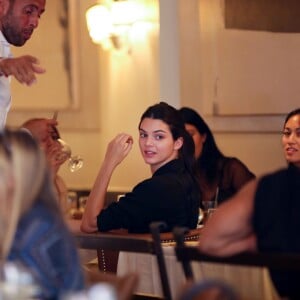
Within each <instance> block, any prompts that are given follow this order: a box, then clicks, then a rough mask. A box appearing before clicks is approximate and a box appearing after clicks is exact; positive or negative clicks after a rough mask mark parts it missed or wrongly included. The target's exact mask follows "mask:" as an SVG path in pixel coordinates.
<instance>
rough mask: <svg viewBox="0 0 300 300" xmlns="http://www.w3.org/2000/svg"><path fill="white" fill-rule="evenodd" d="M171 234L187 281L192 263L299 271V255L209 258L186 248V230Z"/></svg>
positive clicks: (178, 229)
mask: <svg viewBox="0 0 300 300" xmlns="http://www.w3.org/2000/svg"><path fill="white" fill-rule="evenodd" d="M173 233H174V238H175V240H176V247H175V253H176V257H177V260H178V261H179V262H181V264H182V268H183V271H184V274H185V277H186V278H187V279H188V280H194V274H193V270H192V267H191V262H192V261H199V262H213V263H221V264H230V265H240V266H253V267H267V268H270V269H278V270H298V271H299V270H300V255H299V254H283V253H258V252H255V253H254V252H244V253H240V254H236V255H233V256H228V257H219V256H211V255H207V254H204V253H201V252H200V251H199V250H198V248H197V247H192V246H187V245H186V244H185V242H184V237H185V234H186V233H188V229H186V228H175V229H174V231H173Z"/></svg>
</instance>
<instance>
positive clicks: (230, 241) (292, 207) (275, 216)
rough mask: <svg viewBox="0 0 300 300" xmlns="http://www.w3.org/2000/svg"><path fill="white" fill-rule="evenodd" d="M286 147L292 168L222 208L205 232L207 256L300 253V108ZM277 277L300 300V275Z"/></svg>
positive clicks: (287, 129)
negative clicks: (259, 252)
mask: <svg viewBox="0 0 300 300" xmlns="http://www.w3.org/2000/svg"><path fill="white" fill-rule="evenodd" d="M282 145H283V151H284V155H285V158H286V160H287V162H288V167H287V168H285V169H282V170H279V171H276V172H274V173H272V174H268V175H265V176H263V177H262V178H260V179H259V180H255V181H252V182H250V183H248V184H247V185H246V186H245V187H243V188H242V189H241V190H240V191H239V192H238V193H237V194H236V195H235V196H234V197H233V198H232V199H231V200H229V201H228V202H226V203H224V204H223V205H221V206H220V208H219V209H218V210H217V211H216V212H215V213H214V215H213V216H212V217H211V219H209V220H208V223H207V224H206V225H205V227H204V229H203V232H202V233H201V238H200V241H199V249H200V250H201V251H203V252H207V253H209V254H212V255H219V256H225V255H232V254H235V253H238V252H242V251H254V250H258V251H261V252H272V253H298V254H300V239H299V238H298V237H299V232H298V231H299V228H300V218H299V213H300V201H299V196H300V108H298V109H296V110H293V111H291V112H290V113H289V114H288V115H287V117H286V119H285V122H284V127H283V134H282ZM271 277H272V279H273V282H274V284H275V286H276V288H277V290H278V292H279V294H280V295H281V296H285V297H290V299H300V289H299V281H300V271H297V272H279V271H274V270H271Z"/></svg>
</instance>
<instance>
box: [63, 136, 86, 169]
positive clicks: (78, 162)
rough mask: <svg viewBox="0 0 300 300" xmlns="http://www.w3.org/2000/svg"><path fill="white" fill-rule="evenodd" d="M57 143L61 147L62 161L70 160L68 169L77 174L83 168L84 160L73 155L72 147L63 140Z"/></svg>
mask: <svg viewBox="0 0 300 300" xmlns="http://www.w3.org/2000/svg"><path fill="white" fill-rule="evenodd" d="M57 142H59V144H60V145H61V147H62V148H61V153H60V158H59V159H61V160H64V159H68V168H69V170H70V171H71V172H75V171H77V170H79V169H80V168H82V166H83V159H82V158H81V157H80V156H79V155H72V150H71V147H70V146H69V145H68V144H67V143H66V142H65V141H64V140H62V139H61V138H59V139H57Z"/></svg>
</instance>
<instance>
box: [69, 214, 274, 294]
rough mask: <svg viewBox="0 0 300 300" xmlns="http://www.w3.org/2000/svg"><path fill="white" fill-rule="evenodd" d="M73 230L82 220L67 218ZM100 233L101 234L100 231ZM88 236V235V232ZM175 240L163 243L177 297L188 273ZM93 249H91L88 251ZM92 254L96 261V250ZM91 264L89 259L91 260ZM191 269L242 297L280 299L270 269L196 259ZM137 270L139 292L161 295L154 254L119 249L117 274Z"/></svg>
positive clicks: (74, 231) (196, 276)
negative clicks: (183, 267)
mask: <svg viewBox="0 0 300 300" xmlns="http://www.w3.org/2000/svg"><path fill="white" fill-rule="evenodd" d="M67 225H68V226H69V228H70V230H71V232H72V233H73V234H74V235H76V234H77V233H80V234H82V232H81V231H80V220H73V219H69V220H67ZM99 234H101V233H99ZM86 235H87V238H88V236H89V234H86ZM198 242H201V235H200V240H199V241H186V243H187V245H189V246H194V247H196V246H197V244H198ZM174 246H175V243H174V241H171V240H170V241H164V242H163V243H162V248H163V254H164V259H165V264H166V268H167V273H168V280H169V284H170V289H171V294H172V298H173V299H177V298H178V296H179V295H180V293H181V292H182V290H183V287H184V286H185V284H186V279H185V275H184V272H183V269H182V266H181V264H180V263H179V262H178V261H177V258H176V254H175V247H174ZM86 251H91V250H86ZM90 253H94V257H92V256H91V257H90V258H91V259H92V261H93V262H94V263H95V264H97V259H96V258H97V254H96V251H94V252H90ZM89 263H90V262H89ZM192 268H193V271H194V275H195V279H196V281H202V280H207V279H215V280H220V281H223V282H225V283H227V284H228V285H229V286H231V287H232V288H233V289H234V290H235V291H236V292H237V293H238V295H239V297H240V299H241V300H279V299H280V297H279V296H278V294H277V292H276V290H275V288H274V286H273V284H272V281H271V279H270V275H269V272H268V269H267V268H263V267H250V266H236V265H226V264H218V263H210V262H209V263H208V262H193V263H192ZM130 272H136V273H137V274H138V275H139V283H138V286H137V288H136V292H137V293H144V294H151V295H156V296H162V295H163V293H162V287H161V283H160V277H159V270H158V266H157V260H156V257H155V256H154V255H151V254H142V253H129V252H120V253H119V258H118V264H117V271H116V273H117V275H118V276H124V275H126V274H127V273H130Z"/></svg>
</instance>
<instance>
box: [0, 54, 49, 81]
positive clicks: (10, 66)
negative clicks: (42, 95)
mask: <svg viewBox="0 0 300 300" xmlns="http://www.w3.org/2000/svg"><path fill="white" fill-rule="evenodd" d="M38 65H39V61H38V59H37V58H35V57H33V56H30V55H24V56H20V57H16V58H1V59H0V73H1V74H2V75H4V76H14V77H15V78H16V79H17V80H18V81H19V82H20V83H24V84H27V85H28V86H30V85H32V84H33V83H35V82H36V74H42V73H44V72H45V71H46V70H45V69H44V68H41V67H39V66H38Z"/></svg>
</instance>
